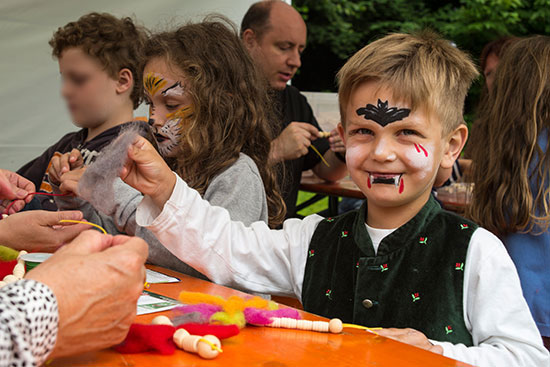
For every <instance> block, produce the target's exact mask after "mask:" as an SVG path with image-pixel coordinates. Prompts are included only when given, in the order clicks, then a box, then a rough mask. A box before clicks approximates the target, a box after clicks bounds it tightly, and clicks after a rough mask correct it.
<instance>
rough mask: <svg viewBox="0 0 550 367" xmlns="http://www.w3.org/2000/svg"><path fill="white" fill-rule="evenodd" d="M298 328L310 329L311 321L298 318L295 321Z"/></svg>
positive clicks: (311, 327) (311, 326)
mask: <svg viewBox="0 0 550 367" xmlns="http://www.w3.org/2000/svg"><path fill="white" fill-rule="evenodd" d="M297 324H298V325H297V326H298V329H300V330H312V329H313V322H312V321H310V320H298V322H297Z"/></svg>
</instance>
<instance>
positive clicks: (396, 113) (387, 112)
mask: <svg viewBox="0 0 550 367" xmlns="http://www.w3.org/2000/svg"><path fill="white" fill-rule="evenodd" d="M355 112H357V114H358V115H359V116H361V115H365V116H364V117H365V120H372V121H374V122H376V123H377V124H379V125H380V126H382V127H384V126H386V125H387V124H391V123H392V122H395V121H399V120H403V119H404V118H405V117H407V116H409V114H410V113H411V110H410V109H408V108H397V107H390V108H388V101H386V102H382V101H381V100H378V106H374V105H372V104H370V103H369V104H368V105H367V106H366V107H361V108H358V109H357V111H355Z"/></svg>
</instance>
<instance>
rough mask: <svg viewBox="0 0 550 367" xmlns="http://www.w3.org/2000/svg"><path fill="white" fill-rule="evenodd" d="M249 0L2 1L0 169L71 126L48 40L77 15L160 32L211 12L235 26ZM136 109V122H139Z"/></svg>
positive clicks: (31, 154) (37, 149)
mask: <svg viewBox="0 0 550 367" xmlns="http://www.w3.org/2000/svg"><path fill="white" fill-rule="evenodd" d="M253 2H254V0H233V1H224V0H202V1H192V0H156V1H144V0H117V1H112V0H95V1H93V2H91V1H83V0H48V1H43V0H2V1H1V2H0V68H2V70H4V71H3V74H2V77H1V78H0V107H1V108H0V109H1V111H2V115H1V117H0V168H4V169H11V170H16V169H18V168H19V167H21V166H22V165H23V164H24V163H26V162H28V161H29V160H31V159H32V158H34V157H36V156H38V155H39V154H40V153H42V152H43V151H44V150H45V149H46V148H47V147H48V146H50V145H51V144H53V143H55V142H56V141H57V140H59V138H61V136H63V135H64V134H66V133H67V132H70V131H74V130H76V127H75V126H74V125H72V124H71V121H70V117H69V114H68V113H67V111H66V108H65V103H64V101H63V100H62V98H61V96H60V91H59V87H60V85H61V79H60V76H59V70H58V65H57V62H56V61H55V60H54V59H53V58H52V56H51V49H50V46H49V45H48V40H49V39H50V38H51V36H52V34H53V33H54V31H55V30H56V29H57V28H58V27H60V26H63V25H65V24H66V23H68V22H70V21H73V20H76V19H78V18H79V17H80V16H81V15H83V14H86V13H89V12H92V11H97V12H108V13H112V14H114V15H116V16H131V17H133V18H134V19H137V20H138V22H139V23H141V24H143V25H145V26H146V27H148V28H150V29H152V30H155V29H166V28H169V27H171V26H176V25H178V24H181V23H183V22H185V21H188V20H200V19H201V18H202V17H204V15H206V14H208V13H211V12H216V13H220V14H223V15H225V16H227V17H228V18H230V19H231V20H233V21H234V22H235V23H237V24H239V23H240V21H241V19H242V16H243V15H244V13H245V12H246V10H247V9H248V7H249V6H250V4H252V3H253ZM146 114H147V112H146V109H145V108H143V106H141V107H140V108H139V109H138V110H137V111H136V115H137V116H145V115H146Z"/></svg>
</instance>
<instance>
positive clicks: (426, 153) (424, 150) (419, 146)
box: [414, 143, 428, 157]
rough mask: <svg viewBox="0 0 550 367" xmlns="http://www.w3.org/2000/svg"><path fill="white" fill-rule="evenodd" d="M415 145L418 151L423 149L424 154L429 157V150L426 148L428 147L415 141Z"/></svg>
mask: <svg viewBox="0 0 550 367" xmlns="http://www.w3.org/2000/svg"><path fill="white" fill-rule="evenodd" d="M414 147H415V148H416V151H417V152H418V153H420V149H422V151H423V152H424V155H425V156H426V157H427V156H428V151H427V150H426V148H424V147H423V146H422V145H421V144H416V143H414Z"/></svg>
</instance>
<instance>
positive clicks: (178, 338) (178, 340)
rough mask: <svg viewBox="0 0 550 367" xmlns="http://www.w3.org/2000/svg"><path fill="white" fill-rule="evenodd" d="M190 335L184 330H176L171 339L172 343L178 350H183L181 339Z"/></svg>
mask: <svg viewBox="0 0 550 367" xmlns="http://www.w3.org/2000/svg"><path fill="white" fill-rule="evenodd" d="M189 335H190V334H189V332H188V331H187V330H185V329H178V330H176V332H175V333H174V336H173V337H172V339H173V340H174V343H176V345H177V346H178V348H180V349H183V339H184V338H186V337H188V336H189Z"/></svg>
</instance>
